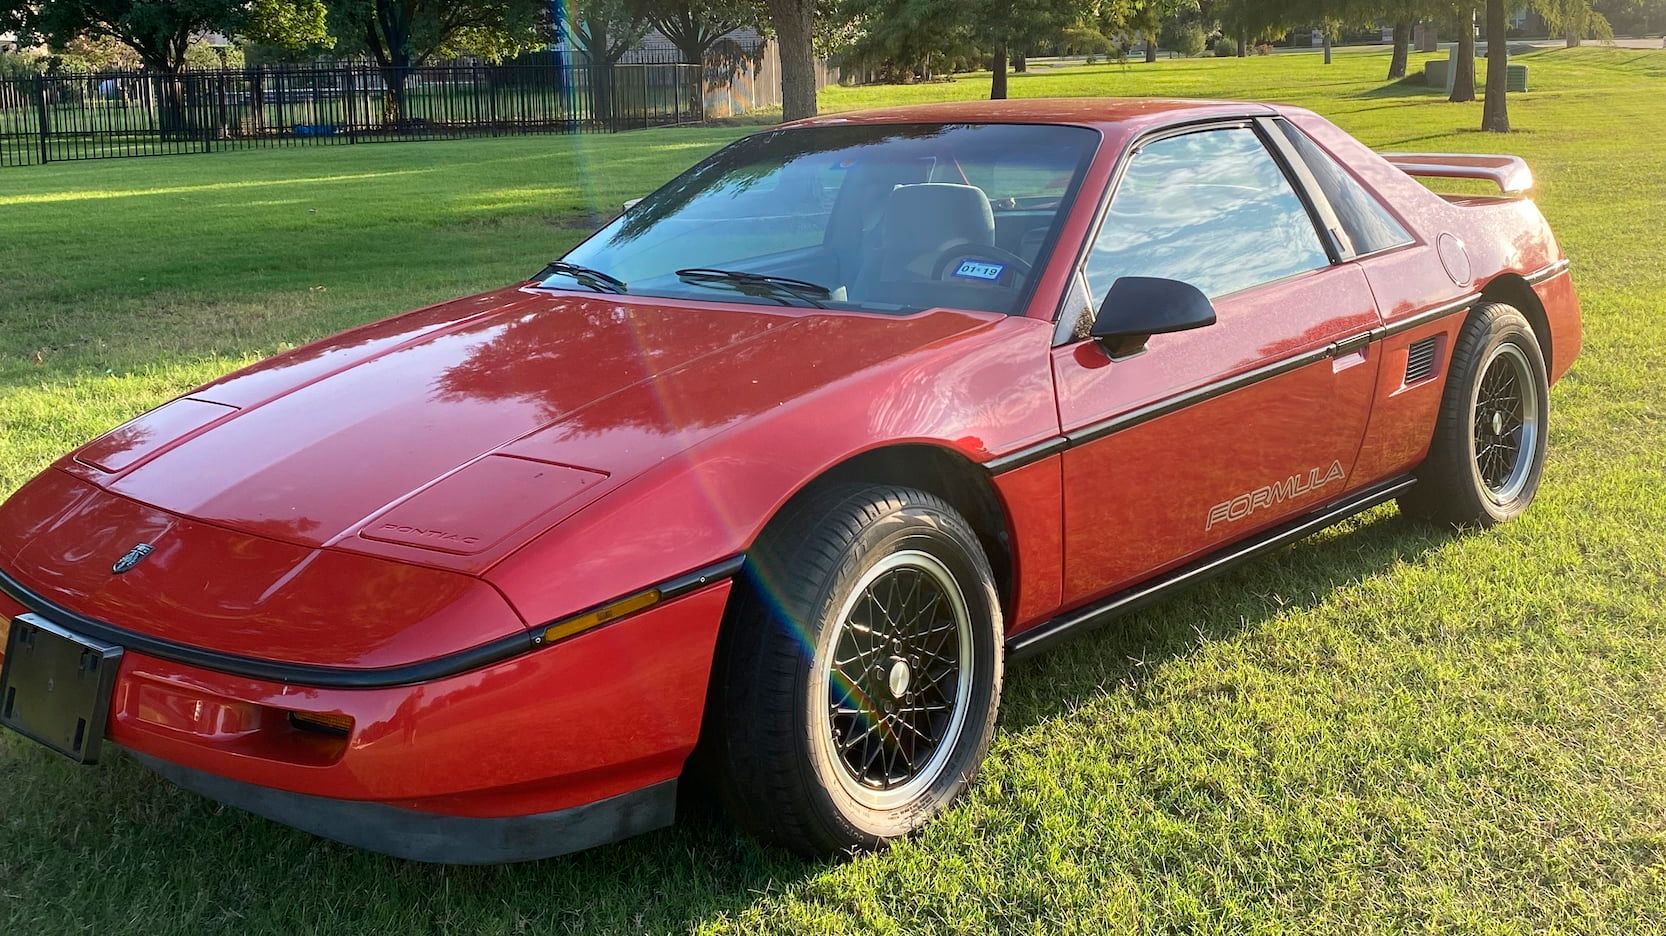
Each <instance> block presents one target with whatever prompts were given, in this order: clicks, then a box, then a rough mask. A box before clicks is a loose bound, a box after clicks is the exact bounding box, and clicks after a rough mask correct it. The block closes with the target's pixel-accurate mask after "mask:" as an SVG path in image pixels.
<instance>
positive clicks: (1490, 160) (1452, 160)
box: [1383, 153, 1533, 195]
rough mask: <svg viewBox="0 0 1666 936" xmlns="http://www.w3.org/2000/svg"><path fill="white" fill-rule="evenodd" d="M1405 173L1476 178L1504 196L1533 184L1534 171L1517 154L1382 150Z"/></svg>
mask: <svg viewBox="0 0 1666 936" xmlns="http://www.w3.org/2000/svg"><path fill="white" fill-rule="evenodd" d="M1383 158H1384V159H1386V160H1388V161H1389V163H1391V164H1392V165H1393V166H1394V167H1395V168H1396V169H1399V170H1400V171H1401V172H1404V173H1405V174H1407V175H1414V176H1432V177H1435V178H1441V179H1479V180H1481V181H1483V182H1491V183H1493V184H1494V185H1497V186H1498V190H1499V191H1501V192H1503V193H1504V194H1506V195H1520V194H1521V193H1522V192H1525V191H1527V190H1528V189H1531V188H1532V187H1533V170H1531V169H1529V168H1527V163H1525V162H1522V161H1521V158H1520V157H1518V156H1486V155H1481V154H1477V153H1384V154H1383Z"/></svg>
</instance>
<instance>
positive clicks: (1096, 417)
mask: <svg viewBox="0 0 1666 936" xmlns="http://www.w3.org/2000/svg"><path fill="white" fill-rule="evenodd" d="M1268 129H1270V125H1261V126H1258V125H1257V124H1256V123H1255V122H1254V121H1242V122H1236V123H1229V124H1210V125H1204V126H1198V127H1190V128H1185V129H1183V130H1178V131H1170V132H1167V133H1163V134H1159V135H1155V136H1150V137H1147V138H1146V139H1144V140H1142V141H1141V142H1140V143H1139V144H1138V145H1137V146H1136V147H1135V148H1134V150H1133V151H1132V152H1131V153H1130V154H1129V155H1127V156H1125V157H1124V159H1125V164H1124V165H1123V166H1122V167H1120V170H1119V172H1118V175H1117V181H1115V182H1114V183H1113V185H1114V191H1113V193H1112V196H1111V199H1110V203H1109V206H1108V209H1107V211H1106V212H1105V216H1104V218H1103V220H1102V222H1101V226H1100V228H1099V230H1098V231H1097V232H1096V234H1095V235H1094V236H1093V238H1092V239H1091V241H1090V243H1089V245H1088V247H1087V248H1086V249H1085V250H1084V251H1083V257H1082V262H1081V265H1080V268H1079V270H1078V272H1077V275H1076V279H1075V287H1074V288H1073V289H1072V291H1071V298H1067V300H1066V308H1065V309H1064V310H1063V311H1064V315H1065V321H1064V322H1061V332H1062V334H1061V336H1060V341H1059V342H1058V343H1057V346H1056V347H1055V348H1054V352H1053V368H1054V376H1055V385H1056V387H1057V392H1058V404H1059V418H1060V421H1061V425H1062V428H1063V430H1064V432H1065V434H1066V435H1067V436H1068V437H1069V438H1070V440H1071V446H1070V448H1068V449H1067V450H1066V451H1065V453H1064V456H1063V471H1064V476H1063V483H1064V526H1065V531H1064V532H1065V544H1064V545H1065V569H1064V572H1065V574H1064V592H1065V594H1064V598H1065V603H1066V605H1067V606H1070V605H1079V604H1083V603H1086V602H1088V601H1090V600H1092V599H1094V598H1095V597H1098V596H1100V595H1104V594H1107V593H1110V592H1113V591H1116V590H1118V589H1120V588H1122V587H1125V586H1128V585H1131V584H1134V583H1135V582H1137V581H1139V580H1141V579H1143V578H1146V577H1149V576H1151V575H1153V574H1157V573H1160V572H1162V571H1165V570H1166V569H1168V568H1171V567H1174V566H1177V565H1180V564H1183V563H1184V562H1185V561H1186V560H1188V559H1190V558H1192V557H1196V556H1198V555H1200V554H1203V553H1206V552H1208V551H1210V550H1212V549H1214V548H1216V547H1219V546H1221V545H1223V544H1226V543H1228V542H1230V541H1232V540H1236V539H1240V538H1243V537H1245V536H1248V535H1250V534H1252V533H1254V532H1257V531H1259V530H1262V529H1265V528H1267V527H1269V526H1272V525H1275V524H1277V523H1278V521H1280V520H1282V519H1287V518H1289V517H1291V516H1292V515H1294V514H1299V513H1302V512H1305V511H1307V510H1310V509H1313V508H1315V507H1318V506H1320V505H1322V504H1324V503H1325V502H1327V501H1328V500H1332V499H1335V497H1337V496H1340V495H1341V494H1342V492H1343V489H1344V488H1345V486H1346V485H1347V483H1348V478H1349V472H1350V471H1351V470H1352V467H1353V463H1354V459H1355V456H1356V455H1357V454H1358V450H1359V446H1360V441H1361V438H1362V436H1363V433H1364V429H1365V424H1366V418H1367V416H1368V414H1369V411H1370V405H1371V397H1372V392H1373V386H1374V383H1375V376H1376V367H1377V360H1376V357H1375V351H1374V349H1373V348H1372V347H1371V345H1370V344H1369V342H1368V341H1366V340H1365V338H1364V336H1365V335H1367V334H1368V333H1369V332H1370V329H1371V328H1372V327H1374V326H1376V325H1378V324H1379V323H1380V318H1379V317H1378V314H1377V308H1376V304H1375V302H1374V300H1373V298H1372V294H1371V290H1370V287H1369V286H1368V284H1367V283H1366V281H1365V277H1364V275H1363V274H1362V273H1361V271H1360V270H1359V269H1358V268H1357V266H1356V265H1355V264H1353V263H1351V262H1347V260H1346V251H1347V247H1346V241H1345V240H1344V239H1343V237H1342V236H1341V235H1339V234H1338V233H1337V231H1336V229H1335V228H1334V226H1330V227H1325V226H1321V225H1320V224H1317V223H1316V221H1317V220H1318V219H1320V218H1324V217H1327V216H1328V214H1327V213H1328V206H1326V205H1324V204H1322V203H1320V202H1316V201H1315V200H1314V198H1313V196H1312V195H1311V193H1310V192H1309V191H1308V190H1307V189H1306V188H1305V187H1298V182H1296V181H1293V179H1301V178H1305V177H1306V176H1304V175H1303V171H1304V170H1303V169H1302V168H1301V167H1300V165H1299V164H1298V163H1296V162H1294V161H1293V158H1292V157H1291V156H1289V155H1288V151H1287V150H1286V149H1284V148H1282V147H1283V146H1284V144H1282V143H1281V141H1279V140H1277V139H1275V138H1273V137H1272V136H1270V135H1269V134H1268V132H1267V131H1268ZM1127 275H1138V276H1156V277H1164V278H1168V279H1176V280H1181V281H1184V282H1187V283H1190V284H1192V285H1194V286H1197V287H1198V288H1199V289H1201V290H1202V291H1203V292H1204V293H1205V294H1207V295H1208V296H1209V297H1210V298H1211V299H1212V300H1213V302H1214V305H1215V310H1216V315H1217V321H1216V323H1215V324H1213V325H1209V326H1206V327H1203V328H1199V329H1196V330H1192V331H1186V332H1179V333H1175V334H1167V335H1158V336H1155V337H1153V338H1152V339H1151V340H1150V342H1149V343H1148V344H1147V346H1146V348H1145V350H1144V351H1143V352H1140V353H1138V354H1136V355H1134V356H1131V357H1126V358H1124V359H1120V360H1112V358H1111V356H1110V355H1109V354H1108V353H1107V351H1106V350H1105V349H1104V348H1103V347H1102V346H1101V345H1100V344H1098V343H1097V342H1095V341H1093V340H1092V339H1088V338H1086V337H1085V335H1086V328H1085V327H1083V326H1081V325H1080V323H1081V322H1091V320H1092V315H1093V312H1092V310H1096V309H1098V308H1099V306H1100V305H1101V304H1102V303H1103V302H1104V299H1105V296H1106V293H1107V292H1108V291H1109V290H1110V287H1111V284H1112V283H1113V282H1115V280H1116V279H1117V278H1118V277H1119V276H1127ZM1110 314H1115V310H1114V309H1113V310H1110ZM1339 341H1342V342H1344V343H1343V345H1342V346H1340V347H1339V346H1338V344H1337V343H1338V342H1339Z"/></svg>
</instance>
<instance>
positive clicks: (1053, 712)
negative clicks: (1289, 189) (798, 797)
mask: <svg viewBox="0 0 1666 936" xmlns="http://www.w3.org/2000/svg"><path fill="white" fill-rule="evenodd" d="M1451 537H1452V534H1451V533H1448V532H1444V531H1442V530H1436V529H1432V528H1429V527H1425V526H1421V525H1416V524H1412V523H1409V522H1405V521H1402V520H1400V519H1398V518H1396V517H1394V516H1393V514H1392V513H1391V512H1389V511H1388V510H1387V509H1379V510H1377V511H1374V512H1372V513H1370V514H1367V515H1366V516H1365V517H1363V518H1359V519H1356V520H1354V521H1350V522H1349V523H1348V524H1346V525H1344V526H1342V527H1339V528H1337V529H1335V530H1333V531H1330V532H1327V533H1325V534H1321V536H1320V537H1319V538H1318V539H1315V540H1308V541H1306V542H1303V543H1300V544H1297V545H1295V546H1293V547H1290V548H1287V549H1284V550H1280V551H1278V552H1277V553H1275V554H1273V555H1271V556H1267V557H1263V558H1261V559H1258V560H1255V561H1253V562H1250V563H1248V564H1246V565H1244V566H1242V567H1240V568H1239V569H1237V570H1235V571H1233V572H1230V573H1228V574H1226V575H1224V576H1222V577H1220V578H1217V579H1215V580H1213V581H1211V582H1208V583H1204V584H1202V585H1200V586H1198V587H1196V588H1193V589H1190V590H1188V591H1186V592H1183V593H1182V594H1180V595H1178V596H1176V597H1175V598H1173V599H1171V600H1170V601H1168V602H1166V603H1163V604H1160V605H1157V606H1154V607H1152V608H1149V609H1146V610H1144V611H1141V612H1138V613H1136V614H1133V615H1130V616H1128V617H1125V618H1121V619H1118V620H1116V621H1114V622H1112V623H1110V624H1109V625H1108V626H1107V627H1105V628H1103V629H1101V630H1099V631H1098V632H1096V633H1093V634H1088V635H1083V636H1082V637H1081V638H1079V639H1076V640H1074V641H1071V642H1069V643H1067V644H1065V645H1063V646H1061V647H1059V648H1057V649H1055V650H1053V651H1051V652H1050V653H1048V654H1045V655H1043V656H1042V657H1040V658H1038V659H1036V660H1034V661H1032V662H1025V663H1021V664H1018V665H1015V666H1014V667H1013V668H1012V669H1011V670H1010V671H1009V674H1008V679H1007V692H1006V699H1005V704H1004V713H1003V717H1002V720H1001V727H1000V730H1001V731H1003V732H1008V733H1023V732H1025V731H1027V730H1030V729H1031V728H1033V727H1035V726H1038V725H1039V724H1040V723H1042V722H1044V721H1046V720H1048V719H1051V718H1056V717H1059V716H1060V715H1061V714H1062V713H1065V712H1069V711H1074V710H1077V709H1079V708H1081V707H1082V706H1083V705H1084V704H1085V703H1087V702H1089V701H1091V700H1092V699H1093V698H1094V697H1097V696H1101V695H1104V694H1106V693H1117V694H1120V693H1129V692H1132V693H1136V694H1138V693H1139V692H1140V689H1141V687H1142V686H1144V685H1145V684H1146V683H1148V682H1149V681H1150V680H1151V679H1153V678H1154V677H1155V676H1156V674H1158V673H1159V672H1160V671H1161V669H1162V667H1163V665H1164V664H1165V663H1168V662H1171V661H1175V660H1182V659H1185V658H1188V657H1190V656H1191V655H1192V654H1193V653H1194V652H1195V651H1197V650H1199V649H1200V648H1202V647H1204V646H1206V645H1208V644H1209V643H1211V642H1216V641H1222V640H1228V639H1231V638H1233V637H1234V636H1236V635H1238V634H1240V633H1243V632H1246V631H1253V630H1256V629H1257V628H1260V627H1262V626H1263V625H1265V624H1267V623H1268V622H1270V621H1271V620H1272V619H1273V618H1274V617H1275V616H1277V615H1279V614H1282V613H1286V612H1291V611H1295V612H1300V611H1303V610H1306V609H1312V608H1315V607H1317V606H1320V605H1322V604H1324V603H1326V602H1328V601H1330V600H1331V599H1332V598H1333V597H1334V596H1335V595H1336V593H1338V592H1339V591H1343V590H1346V589H1348V588H1350V587H1353V586H1355V585H1356V584H1357V583H1359V582H1360V581H1361V580H1363V579H1366V578H1369V577H1372V576H1374V575H1377V574H1379V573H1382V572H1384V571H1385V570H1387V569H1389V568H1391V567H1392V566H1394V565H1395V564H1396V563H1399V562H1406V561H1413V562H1415V561H1417V560H1419V559H1420V558H1422V557H1423V556H1424V555H1426V554H1427V553H1429V552H1430V551H1432V550H1434V549H1436V548H1438V547H1439V546H1441V545H1442V544H1443V543H1445V542H1447V541H1448V540H1450V539H1451ZM597 740H598V743H605V738H598V739H597ZM0 762H10V764H9V766H10V767H11V768H12V769H13V771H14V775H15V776H17V777H18V778H19V780H21V781H22V783H23V784H24V785H26V786H27V787H28V788H30V789H33V790H37V791H47V792H38V793H35V794H33V795H32V797H31V795H30V794H25V796H24V801H23V802H22V803H21V804H19V805H21V806H22V807H24V813H26V818H24V819H23V820H22V821H21V823H20V824H14V827H13V829H12V834H11V838H12V839H13V842H12V844H11V847H10V849H9V851H10V853H11V855H12V859H11V860H13V861H19V862H21V864H19V865H18V866H17V867H16V868H14V869H13V870H12V872H11V874H10V876H9V878H7V884H6V885H5V889H6V890H8V891H9V892H10V894H12V895H16V900H15V901H14V908H13V911H12V912H13V913H14V919H15V920H16V922H17V923H19V924H35V926H34V929H35V930H44V929H46V928H49V924H50V925H56V926H64V927H69V926H77V927H89V928H92V929H96V930H112V931H113V930H117V929H143V930H147V931H156V930H158V929H165V928H167V927H168V925H169V924H171V925H173V926H177V927H179V928H181V929H186V930H213V929H235V930H237V931H240V932H243V931H267V930H272V931H284V932H294V931H297V930H320V929H321V930H326V931H338V932H365V931H383V930H398V931H412V930H446V929H458V930H462V931H468V932H477V931H491V932H579V933H598V932H613V931H629V932H643V931H653V932H659V931H686V930H688V929H690V928H692V927H694V926H697V925H699V924H701V923H705V922H711V921H714V920H723V919H733V918H734V917H735V916H736V915H737V914H739V913H741V912H742V911H744V910H745V909H746V908H747V907H749V906H751V905H753V904H754V903H756V902H757V901H759V900H760V899H765V898H767V896H768V895H770V894H779V893H781V892H782V891H784V890H788V889H791V888H793V887H794V886H795V885H797V884H799V883H801V882H804V881H807V880H810V879H812V878H814V877H815V876H817V875H818V874H821V873H823V872H825V871H827V870H829V869H830V868H831V867H832V865H830V864H824V863H818V862H807V861H801V860H798V859H795V858H792V857H790V856H787V855H785V854H783V853H780V852H776V851H773V850H767V849H763V848H760V847H758V846H756V845H755V844H753V843H752V842H751V841H750V840H748V839H746V838H744V837H743V836H742V835H741V834H740V833H739V832H738V831H736V830H735V829H734V828H733V827H732V826H730V825H729V824H727V823H726V822H725V821H723V820H722V819H721V818H717V817H715V816H713V815H712V814H711V813H710V812H709V811H708V810H696V811H695V814H694V815H692V816H688V815H685V816H684V817H683V818H681V819H680V820H679V822H678V824H677V825H676V826H675V827H673V828H670V829H666V830H663V831H660V832H656V833H652V834H649V835H645V836H641V837H638V838H635V839H632V840H629V841H625V842H622V843H619V844H616V845H611V846H605V847H602V848H598V849H594V850H591V851H588V852H583V853H580V854H577V855H571V856H567V857H564V858H556V859H551V860H548V861H541V862H534V863H530V864H521V865H512V866H506V867H486V868H446V867H437V866H431V865H420V864H414V863H410V862H404V861H399V860H395V859H390V858H385V857H382V856H379V855H373V854H369V853H366V852H362V851H359V850H356V849H353V848H349V847H346V846H341V845H337V844H334V843H331V842H326V841H323V840H320V839H317V838H314V837H312V836H310V835H307V834H305V833H301V832H296V831H294V830H291V829H288V828H286V827H283V826H280V825H277V824H275V823H271V822H267V821H265V820H263V819H259V818H256V817H254V816H250V815H248V814H245V813H242V812H239V811H237V810H234V809H229V808H225V807H220V806H218V805H216V804H214V803H211V802H209V801H206V800H202V799H200V798H197V797H196V796H194V795H192V794H188V793H184V792H182V791H179V790H177V789H174V788H173V787H171V786H169V785H168V784H167V783H165V782H164V781H162V780H161V779H159V778H156V777H154V776H152V775H150V774H149V773H148V772H146V771H145V770H143V769H142V768H140V767H138V766H137V765H136V764H134V763H132V762H131V761H127V760H126V759H121V760H119V761H117V762H115V763H113V764H110V765H107V766H106V767H104V768H101V769H99V770H96V771H83V770H79V769H77V768H74V767H71V766H69V765H67V764H65V763H61V762H60V761H59V760H58V759H57V758H54V757H51V756H50V755H47V754H45V753H44V752H39V751H36V750H34V749H33V748H31V749H29V750H23V749H22V747H21V746H19V745H14V749H13V750H10V751H8V750H7V748H6V747H4V746H3V745H0ZM19 825H20V826H21V827H19ZM5 863H6V859H5V858H0V871H5V870H6V868H5ZM22 930H29V931H33V930H31V927H30V926H22V927H21V930H20V931H22Z"/></svg>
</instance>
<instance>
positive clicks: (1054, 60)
mask: <svg viewBox="0 0 1666 936" xmlns="http://www.w3.org/2000/svg"><path fill="white" fill-rule="evenodd" d="M1566 44H1567V43H1566V42H1564V41H1563V40H1561V39H1511V40H1510V45H1512V46H1524V45H1525V46H1532V47H1534V48H1535V49H1559V48H1562V47H1563V46H1564V45H1566ZM1585 44H1586V45H1588V46H1600V45H1603V44H1604V43H1600V42H1597V41H1595V40H1590V39H1587V40H1586V41H1585ZM1457 45H1458V44H1457V43H1456V42H1442V43H1441V44H1440V50H1441V51H1442V52H1450V51H1452V50H1453V49H1455V48H1457ZM1613 45H1614V47H1615V48H1620V49H1660V48H1666V39H1662V38H1661V37H1659V36H1645V37H1632V38H1627V39H1615V40H1613ZM1486 48H1487V44H1486V43H1485V42H1483V41H1479V40H1477V41H1476V43H1475V49H1476V52H1477V53H1479V52H1484V51H1486ZM1319 51H1321V49H1320V48H1319V47H1318V46H1314V47H1312V48H1307V47H1305V46H1304V47H1296V48H1288V49H1285V48H1278V49H1274V50H1273V54H1275V55H1307V54H1312V53H1316V52H1319ZM1331 51H1332V52H1334V53H1335V54H1337V55H1352V54H1357V53H1363V52H1386V51H1388V43H1386V42H1384V43H1377V44H1373V45H1348V46H1335V47H1333V48H1332V49H1331ZM1209 54H1212V53H1205V55H1209ZM1174 55H1175V53H1173V52H1171V51H1169V50H1168V49H1163V50H1161V51H1160V52H1159V53H1158V57H1159V58H1163V59H1167V58H1172V57H1174ZM1085 60H1086V57H1085V56H1081V55H1061V56H1057V57H1051V56H1050V57H1046V58H1032V59H1030V60H1029V64H1030V66H1031V67H1032V68H1033V67H1041V68H1056V67H1059V66H1063V65H1081V64H1082V63H1083V62H1084V61H1085ZM1100 61H1104V57H1103V56H1101V57H1100ZM1144 61H1145V57H1144V55H1143V53H1135V54H1133V55H1130V56H1129V57H1128V64H1130V65H1137V64H1140V63H1143V62H1144Z"/></svg>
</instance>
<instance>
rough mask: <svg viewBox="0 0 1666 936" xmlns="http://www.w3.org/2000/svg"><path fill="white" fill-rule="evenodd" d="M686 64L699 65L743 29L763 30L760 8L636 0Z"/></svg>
mask: <svg viewBox="0 0 1666 936" xmlns="http://www.w3.org/2000/svg"><path fill="white" fill-rule="evenodd" d="M634 5H635V6H636V8H637V9H638V10H639V11H640V12H641V14H642V15H643V16H644V17H645V18H646V19H647V21H648V22H649V23H651V24H653V27H654V28H655V29H657V30H659V31H660V34H661V35H663V36H665V38H667V39H669V40H671V44H672V45H674V46H676V47H677V51H678V52H679V53H680V54H681V55H682V58H683V61H684V62H686V63H688V64H690V65H699V64H700V63H702V62H704V61H705V60H706V53H707V52H710V51H711V50H712V47H714V46H716V45H717V44H718V43H719V42H721V41H722V40H723V37H725V36H727V35H729V34H730V33H732V32H734V31H735V30H737V29H739V28H741V27H742V26H754V27H755V26H759V25H762V24H761V23H760V22H759V15H758V14H759V12H760V11H759V10H758V7H757V6H756V5H755V4H753V3H751V2H748V0H634Z"/></svg>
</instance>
